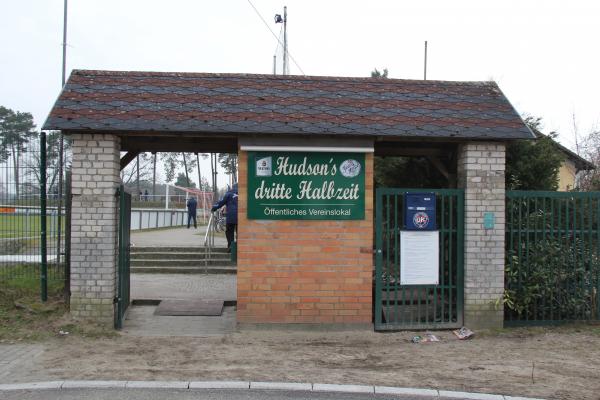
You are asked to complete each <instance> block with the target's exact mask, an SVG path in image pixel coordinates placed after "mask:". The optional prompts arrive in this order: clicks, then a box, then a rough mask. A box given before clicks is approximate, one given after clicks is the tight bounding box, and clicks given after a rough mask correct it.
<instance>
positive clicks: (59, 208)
mask: <svg viewBox="0 0 600 400" xmlns="http://www.w3.org/2000/svg"><path fill="white" fill-rule="evenodd" d="M62 51H63V54H62V56H63V57H62V80H61V87H64V86H65V82H66V79H67V76H66V75H67V0H65V1H64V9H63V43H62ZM44 151H45V149H44ZM64 158H65V137H64V135H63V133H62V131H60V137H59V141H58V192H57V193H58V199H57V204H56V206H57V207H56V219H57V220H58V229H57V231H56V265H57V267H60V260H61V232H62V227H63V224H62V196H63V182H64V181H63V169H64ZM65 240H69V239H68V238H65ZM65 272H67V267H66V266H65Z"/></svg>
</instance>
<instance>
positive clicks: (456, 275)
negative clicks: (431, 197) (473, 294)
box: [375, 188, 464, 330]
mask: <svg viewBox="0 0 600 400" xmlns="http://www.w3.org/2000/svg"><path fill="white" fill-rule="evenodd" d="M411 192H412V193H415V192H433V193H435V194H436V197H437V200H436V201H437V204H436V209H437V211H436V219H437V224H438V229H439V234H440V238H439V243H440V251H439V255H440V260H439V261H440V262H439V265H440V270H439V284H438V285H401V284H400V268H401V266H400V231H401V230H402V229H403V227H404V213H403V209H404V194H405V193H411ZM463 217H464V190H462V189H389V188H381V189H377V192H376V221H375V229H376V247H377V248H376V262H375V329H376V330H398V329H443V328H455V327H460V326H462V324H463V299H464V291H463V289H464V276H463V257H464V254H463V251H464V218H463Z"/></svg>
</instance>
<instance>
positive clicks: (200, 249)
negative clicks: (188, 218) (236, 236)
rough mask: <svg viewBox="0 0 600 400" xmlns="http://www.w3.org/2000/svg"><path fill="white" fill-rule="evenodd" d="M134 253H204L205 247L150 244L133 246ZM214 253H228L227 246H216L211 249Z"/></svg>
mask: <svg viewBox="0 0 600 400" xmlns="http://www.w3.org/2000/svg"><path fill="white" fill-rule="evenodd" d="M131 252H132V253H156V252H161V253H202V254H204V252H205V249H204V247H200V246H197V247H189V246H188V247H184V246H181V247H180V246H168V247H162V246H161V247H157V246H154V247H149V246H131ZM211 253H213V254H227V248H226V247H214V248H212V250H211Z"/></svg>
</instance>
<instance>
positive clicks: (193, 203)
mask: <svg viewBox="0 0 600 400" xmlns="http://www.w3.org/2000/svg"><path fill="white" fill-rule="evenodd" d="M196 207H198V201H197V200H196V197H195V196H192V197H190V198H189V199H188V201H187V210H188V223H187V227H188V229H190V223H191V222H192V219H193V220H194V228H195V229H197V228H198V225H197V224H196Z"/></svg>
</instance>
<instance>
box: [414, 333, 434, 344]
mask: <svg viewBox="0 0 600 400" xmlns="http://www.w3.org/2000/svg"><path fill="white" fill-rule="evenodd" d="M439 341H440V339H438V337H437V336H435V335H434V334H433V333H425V334H424V335H423V336H413V338H412V339H411V342H413V343H431V342H439Z"/></svg>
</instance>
